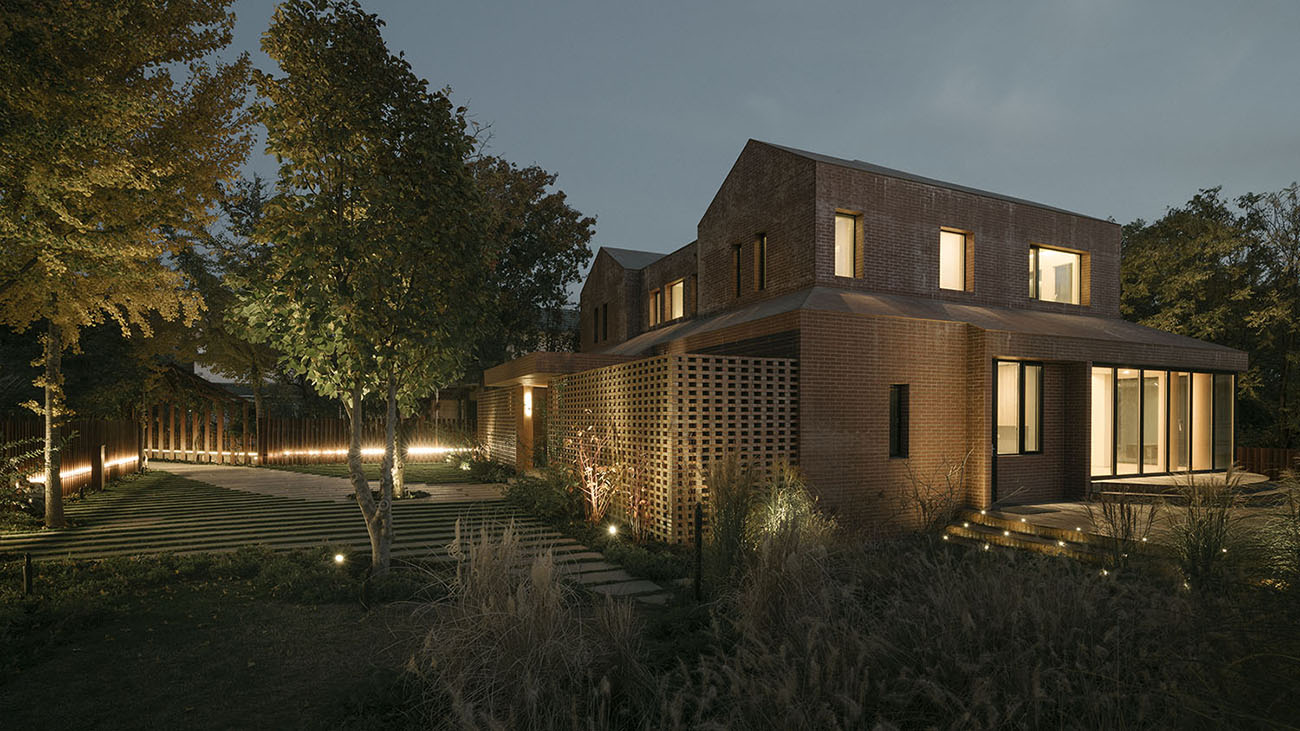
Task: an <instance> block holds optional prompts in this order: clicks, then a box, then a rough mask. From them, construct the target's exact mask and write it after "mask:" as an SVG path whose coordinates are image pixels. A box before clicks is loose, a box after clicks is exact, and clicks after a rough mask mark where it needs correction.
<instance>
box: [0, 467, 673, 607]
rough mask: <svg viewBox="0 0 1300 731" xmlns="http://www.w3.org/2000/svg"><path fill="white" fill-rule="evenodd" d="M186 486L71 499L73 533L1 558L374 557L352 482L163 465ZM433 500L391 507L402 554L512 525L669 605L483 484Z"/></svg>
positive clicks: (533, 540) (568, 566)
mask: <svg viewBox="0 0 1300 731" xmlns="http://www.w3.org/2000/svg"><path fill="white" fill-rule="evenodd" d="M164 470H165V471H167V472H172V473H174V474H176V475H177V476H178V477H184V478H185V479H165V480H141V481H137V482H124V483H119V484H118V485H115V486H114V487H112V488H111V489H109V490H106V491H104V492H100V493H93V494H90V495H88V496H87V497H86V498H85V499H84V500H76V501H72V502H69V503H68V504H67V505H66V507H65V510H66V514H67V516H68V519H69V521H70V522H71V523H72V525H73V526H74V527H72V528H69V529H67V530H61V531H45V530H41V531H33V532H26V533H4V534H0V560H3V559H6V558H10V559H11V558H17V557H18V556H21V555H22V554H23V553H30V554H31V555H32V558H33V559H34V560H42V559H61V558H71V559H95V558H105V557H110V556H132V555H140V554H149V553H168V552H170V553H201V552H209V551H233V550H235V549H238V548H240V547H242V546H251V545H264V546H268V547H270V548H271V549H273V550H291V549H297V548H314V547H318V546H329V547H330V548H331V550H336V551H338V552H340V553H343V554H345V555H349V556H355V557H356V559H355V560H367V559H368V556H369V546H370V543H369V539H368V537H367V534H366V529H365V525H364V523H363V522H362V520H361V516H360V514H359V511H358V510H357V508H356V506H355V504H354V503H352V502H351V501H349V500H348V499H347V498H346V497H345V494H346V493H345V492H344V487H346V488H347V492H350V491H351V487H350V485H349V483H348V481H347V480H346V479H345V478H341V477H322V476H319V475H307V474H301V473H296V472H286V471H280V470H269V469H259V468H251V467H233V466H222V465H188V464H173V463H166V464H162V463H155V471H164ZM418 487H419V488H420V489H422V490H427V491H428V492H430V493H431V495H430V497H428V498H423V499H412V500H402V501H398V502H397V503H395V504H394V505H393V524H394V528H395V537H394V541H393V558H394V559H395V560H399V561H400V560H423V561H443V562H450V561H451V560H452V559H451V558H450V557H448V556H447V553H446V550H445V549H446V546H447V544H448V543H450V542H451V540H452V539H453V537H454V535H455V530H456V521H457V520H460V521H461V527H462V532H465V531H470V532H472V535H478V534H479V531H480V530H487V531H488V532H489V533H490V534H491V533H498V534H499V533H500V532H501V531H502V530H503V529H504V528H505V526H506V525H508V524H512V523H513V525H514V527H515V530H516V532H517V533H519V535H520V537H521V539H522V543H523V544H524V546H525V548H526V549H527V550H528V551H533V552H535V551H542V550H546V549H548V548H549V549H550V550H551V551H552V552H553V555H554V556H555V560H556V563H557V564H558V565H559V566H560V567H561V569H562V570H564V571H566V572H568V573H569V574H570V575H572V576H573V578H574V580H575V581H577V582H578V583H579V584H581V585H583V586H585V587H587V588H588V589H590V590H592V591H595V592H598V593H602V594H610V595H616V596H628V597H636V598H638V599H641V600H644V601H646V602H648V603H661V602H663V601H665V600H666V599H667V595H666V594H665V593H664V590H663V589H662V587H660V586H658V585H657V584H655V583H654V582H651V581H647V580H644V579H638V578H635V577H633V576H631V575H630V574H628V573H627V572H626V571H624V570H623V569H622V568H620V567H618V566H616V565H613V564H610V563H608V562H606V561H605V559H604V556H603V555H601V554H600V553H597V552H595V551H592V550H590V549H589V548H587V547H586V546H584V545H582V544H580V543H578V542H577V541H575V540H573V539H572V538H568V537H566V536H564V535H562V534H560V533H558V532H556V531H554V530H551V529H550V528H549V527H547V526H545V525H543V524H541V523H540V522H538V521H536V520H534V519H532V518H530V517H528V516H527V515H524V514H521V513H519V512H518V511H517V510H515V509H514V508H512V507H511V506H510V505H509V504H507V503H506V502H505V501H504V500H502V499H501V497H500V494H499V493H498V492H497V491H496V490H495V489H492V490H491V492H490V494H489V493H487V492H485V491H482V490H480V489H479V488H481V487H483V486H475V485H449V486H445V487H446V488H448V489H446V490H439V489H437V488H438V486H426V485H419V486H418Z"/></svg>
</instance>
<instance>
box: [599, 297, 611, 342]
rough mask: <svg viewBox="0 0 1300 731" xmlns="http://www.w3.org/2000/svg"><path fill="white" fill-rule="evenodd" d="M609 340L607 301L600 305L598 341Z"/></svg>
mask: <svg viewBox="0 0 1300 731" xmlns="http://www.w3.org/2000/svg"><path fill="white" fill-rule="evenodd" d="M608 341H609V303H608V302H606V303H604V304H602V305H601V306H600V342H602V343H604V342H608Z"/></svg>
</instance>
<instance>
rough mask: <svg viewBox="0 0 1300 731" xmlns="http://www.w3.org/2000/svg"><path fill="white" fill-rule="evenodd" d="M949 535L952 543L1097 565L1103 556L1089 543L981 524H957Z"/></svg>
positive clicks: (948, 528)
mask: <svg viewBox="0 0 1300 731" xmlns="http://www.w3.org/2000/svg"><path fill="white" fill-rule="evenodd" d="M945 533H946V534H947V535H948V536H950V538H949V540H952V539H954V538H955V539H962V540H964V541H970V542H974V543H976V544H977V545H979V546H980V547H983V546H990V547H992V546H1001V547H1005V548H1015V549H1018V550H1024V551H1031V552H1034V553H1040V554H1044V555H1047V556H1066V557H1069V558H1073V559H1076V560H1079V561H1087V562H1089V563H1095V562H1097V561H1098V560H1100V556H1099V555H1098V554H1097V553H1095V552H1093V551H1092V550H1091V549H1090V548H1089V547H1088V546H1087V545H1086V544H1080V543H1071V542H1070V541H1066V540H1064V539H1060V538H1057V539H1053V538H1048V537H1044V536H1038V535H1032V534H1029V533H1018V532H1015V531H1012V530H1010V529H1009V528H1002V529H999V528H996V527H993V526H988V525H982V524H979V523H969V524H967V525H963V524H962V523H954V524H951V525H949V526H948V527H947V529H946V530H945Z"/></svg>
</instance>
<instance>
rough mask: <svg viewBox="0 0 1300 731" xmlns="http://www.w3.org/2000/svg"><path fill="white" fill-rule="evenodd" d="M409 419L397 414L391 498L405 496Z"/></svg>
mask: <svg viewBox="0 0 1300 731" xmlns="http://www.w3.org/2000/svg"><path fill="white" fill-rule="evenodd" d="M409 431H410V420H409V419H403V418H402V415H401V414H400V413H399V414H398V415H397V443H396V444H395V445H394V447H393V498H394V499H398V500H400V499H402V498H404V497H406V443H407V442H408V441H410V434H409V433H408V432H409Z"/></svg>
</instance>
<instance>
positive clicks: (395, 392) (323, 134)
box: [243, 0, 491, 572]
mask: <svg viewBox="0 0 1300 731" xmlns="http://www.w3.org/2000/svg"><path fill="white" fill-rule="evenodd" d="M381 26H382V21H380V20H379V18H378V17H376V16H374V15H372V14H369V13H366V12H365V11H364V10H362V8H361V7H360V5H359V4H357V3H356V2H346V1H344V0H333V1H330V0H319V1H318V2H309V1H307V0H291V1H290V2H286V3H284V4H282V5H280V6H279V7H278V8H277V9H276V11H275V15H274V17H273V18H272V23H271V27H270V29H269V30H268V31H267V32H266V34H265V35H264V36H263V40H262V48H263V50H264V51H265V52H266V53H267V55H268V56H270V57H271V59H272V60H273V61H275V63H276V65H277V66H278V68H279V70H280V71H281V72H282V75H281V76H273V75H271V74H269V73H262V72H257V73H255V76H254V78H255V81H256V83H257V88H258V91H259V93H260V94H261V96H262V97H263V101H262V102H260V103H259V104H258V105H257V107H256V113H257V118H258V119H259V121H261V122H262V123H263V124H264V125H265V126H266V128H267V143H266V149H267V152H269V153H271V154H273V155H275V157H276V159H277V161H278V162H279V164H280V166H279V173H278V184H277V194H276V196H275V197H274V198H273V199H272V200H271V201H269V202H268V203H267V204H266V206H265V210H264V215H263V221H262V226H261V229H262V231H261V233H262V234H263V235H264V236H265V238H266V239H267V240H268V241H270V242H271V243H272V244H273V248H272V253H271V256H270V261H269V267H268V271H267V272H266V276H265V277H264V279H262V280H260V282H259V286H258V287H257V288H256V289H255V290H254V291H253V292H251V293H250V295H249V296H247V297H246V298H245V300H244V306H243V314H244V316H245V317H247V318H248V319H249V321H250V323H251V324H252V326H253V331H254V337H255V339H257V340H260V341H265V342H269V343H271V344H272V345H273V346H274V347H276V348H277V349H278V350H280V351H281V352H282V353H283V354H284V360H283V364H284V365H285V367H286V368H287V369H288V370H290V371H291V372H294V373H299V374H302V375H305V376H306V377H307V378H308V379H309V380H310V381H311V383H312V385H313V386H314V387H315V388H316V390H317V391H318V392H320V393H322V394H323V395H326V396H328V397H334V398H338V399H340V401H342V403H343V405H344V407H345V408H346V409H347V411H348V413H349V416H350V418H351V419H352V422H353V448H354V449H353V451H354V452H358V454H356V455H354V456H350V458H349V463H350V464H355V465H356V467H355V469H353V470H352V473H353V474H352V481H353V484H354V487H355V488H356V492H357V502H358V504H359V505H360V507H361V510H362V513H363V515H364V516H365V520H366V525H367V528H368V529H369V530H370V533H371V541H372V547H373V551H374V555H373V557H372V564H373V568H374V570H375V571H376V572H383V571H386V570H387V567H388V547H389V546H390V545H391V537H392V514H391V500H392V495H393V489H394V480H393V476H392V466H393V462H394V452H395V450H396V447H397V434H398V431H399V428H398V421H399V419H400V418H401V415H402V414H409V413H410V412H411V410H412V409H413V408H414V406H415V404H416V402H417V401H418V400H420V399H423V398H425V397H426V396H427V395H429V394H430V393H432V392H433V391H434V390H435V389H437V388H438V387H439V386H440V385H446V384H448V383H450V382H451V381H452V380H454V379H455V377H456V376H457V375H458V374H459V373H460V369H461V368H462V366H463V364H464V362H465V360H466V359H467V358H468V357H469V354H470V349H471V345H472V342H473V335H474V333H475V331H476V328H477V327H478V324H479V323H478V318H477V313H478V307H477V305H478V303H479V301H480V299H481V297H482V293H483V290H484V287H483V284H484V282H485V277H486V273H487V264H488V262H489V255H490V253H491V250H490V247H489V246H488V241H487V239H486V236H485V231H484V227H483V222H482V216H481V215H479V213H480V211H481V204H480V201H479V198H478V191H477V188H476V187H475V185H474V180H473V177H472V175H471V174H470V170H469V167H468V164H467V161H468V157H469V156H470V154H471V153H472V151H473V140H472V138H471V137H470V136H469V135H468V134H467V133H466V121H465V110H464V108H453V106H452V104H451V101H450V100H449V99H448V97H447V93H446V92H445V91H438V92H431V91H429V90H428V88H427V83H426V82H425V81H424V80H423V79H420V78H418V77H417V76H415V74H414V73H412V71H411V68H410V65H409V64H408V63H407V62H406V61H405V60H404V59H403V58H402V57H400V56H394V55H392V54H391V53H390V52H389V50H388V48H387V47H386V45H385V44H384V39H383V36H382V34H381V32H380V28H381ZM367 391H377V392H379V393H380V394H382V396H383V398H384V401H385V420H386V435H387V436H386V451H385V457H384V465H385V469H384V470H383V471H382V472H381V474H380V486H381V498H380V500H379V501H378V502H377V503H376V502H375V501H374V499H373V498H372V496H371V494H370V491H369V489H368V487H367V486H366V485H365V480H364V479H363V477H362V475H361V470H360V459H359V447H360V445H359V423H360V422H359V420H360V419H361V407H362V399H363V398H364V396H365V394H366V392H367Z"/></svg>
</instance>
